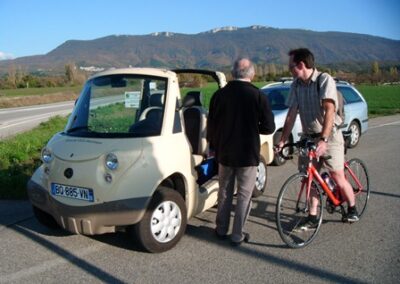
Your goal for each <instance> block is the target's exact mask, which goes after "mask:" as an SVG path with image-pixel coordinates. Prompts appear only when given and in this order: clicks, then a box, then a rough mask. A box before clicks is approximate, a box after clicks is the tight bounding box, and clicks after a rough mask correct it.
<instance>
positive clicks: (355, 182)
mask: <svg viewBox="0 0 400 284" xmlns="http://www.w3.org/2000/svg"><path fill="white" fill-rule="evenodd" d="M344 172H345V175H346V178H347V180H348V181H349V182H350V184H351V186H352V187H353V191H354V197H355V199H356V206H357V211H358V216H359V217H361V215H362V214H363V213H364V212H365V209H366V208H367V203H368V199H369V194H370V188H369V176H368V170H367V167H366V165H365V163H364V162H363V161H362V160H360V159H357V158H354V159H351V160H349V161H348V167H346V168H345V171H344ZM353 175H354V177H353ZM355 178H356V179H355Z"/></svg>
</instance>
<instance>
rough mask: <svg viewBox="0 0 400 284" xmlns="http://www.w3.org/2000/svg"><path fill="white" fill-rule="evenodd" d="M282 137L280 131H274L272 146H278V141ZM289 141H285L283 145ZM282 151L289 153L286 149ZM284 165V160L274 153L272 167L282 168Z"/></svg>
mask: <svg viewBox="0 0 400 284" xmlns="http://www.w3.org/2000/svg"><path fill="white" fill-rule="evenodd" d="M281 137H282V130H279V131H276V132H275V134H274V137H273V139H274V145H278V143H279V141H280V140H281ZM288 142H289V141H286V142H285V143H288ZM284 151H289V149H288V148H285V149H284ZM285 163H286V160H285V159H284V158H283V157H282V156H281V155H279V154H275V153H274V159H273V160H272V165H274V166H282V165H284V164H285Z"/></svg>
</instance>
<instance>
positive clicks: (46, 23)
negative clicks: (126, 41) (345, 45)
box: [0, 0, 400, 59]
mask: <svg viewBox="0 0 400 284" xmlns="http://www.w3.org/2000/svg"><path fill="white" fill-rule="evenodd" d="M251 25H264V26H269V27H274V28H299V29H307V30H313V31H341V32H352V33H361V34H370V35H375V36H381V37H385V38H390V39H395V40H400V1H399V0H331V1H327V0H320V1H317V0H314V1H313V0H250V1H246V0H240V1H236V0H230V1H224V0H222V1H221V0H201V1H193V0H169V1H168V0H147V1H143V0H108V1H107V0H0V59H5V58H16V57H22V56H29V55H38V54H46V53H47V52H50V51H51V50H53V49H54V48H56V47H57V46H59V45H60V44H62V43H64V42H65V41H67V40H70V39H78V40H91V39H95V38H100V37H104V36H107V35H113V34H125V35H143V34H149V33H153V32H161V31H169V32H175V33H186V34H196V33H199V32H203V31H207V30H210V29H213V28H217V27H224V26H237V27H248V26H251Z"/></svg>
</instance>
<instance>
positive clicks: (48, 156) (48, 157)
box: [42, 147, 53, 164]
mask: <svg viewBox="0 0 400 284" xmlns="http://www.w3.org/2000/svg"><path fill="white" fill-rule="evenodd" d="M52 160H53V154H52V153H51V151H50V150H49V149H48V148H46V147H45V148H43V150H42V161H43V162H45V163H46V164H49V163H50V162H51V161H52Z"/></svg>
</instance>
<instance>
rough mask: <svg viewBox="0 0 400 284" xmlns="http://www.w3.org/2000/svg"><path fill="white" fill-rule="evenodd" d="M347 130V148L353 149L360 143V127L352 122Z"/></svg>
mask: <svg viewBox="0 0 400 284" xmlns="http://www.w3.org/2000/svg"><path fill="white" fill-rule="evenodd" d="M349 130H350V131H351V135H350V139H349V140H350V141H349V145H348V147H349V148H354V147H356V146H357V144H358V142H360V136H361V129H360V125H359V124H358V123H357V122H356V121H352V122H351V123H350V126H349Z"/></svg>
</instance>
